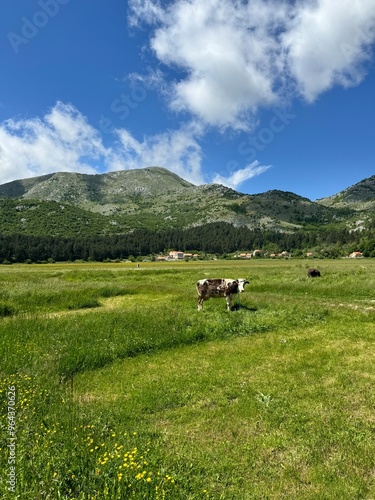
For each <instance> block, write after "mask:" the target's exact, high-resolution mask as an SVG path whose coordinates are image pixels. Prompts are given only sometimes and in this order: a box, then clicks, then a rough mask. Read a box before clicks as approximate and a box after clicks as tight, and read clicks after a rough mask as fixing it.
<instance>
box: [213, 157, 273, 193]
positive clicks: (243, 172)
mask: <svg viewBox="0 0 375 500" xmlns="http://www.w3.org/2000/svg"><path fill="white" fill-rule="evenodd" d="M270 167H271V165H260V163H259V162H258V161H257V160H256V161H253V162H252V163H250V164H249V165H247V166H246V167H245V168H242V169H239V170H236V171H235V172H233V173H232V174H231V175H229V176H227V177H225V176H222V175H219V174H216V176H215V178H214V179H213V182H214V183H216V184H223V185H224V186H227V187H230V188H232V189H237V188H238V187H239V186H240V185H241V184H243V183H244V182H245V181H248V180H249V179H252V178H253V177H256V176H257V175H260V174H263V173H264V172H265V171H266V170H268V169H269V168H270Z"/></svg>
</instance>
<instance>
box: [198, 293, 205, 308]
mask: <svg viewBox="0 0 375 500" xmlns="http://www.w3.org/2000/svg"><path fill="white" fill-rule="evenodd" d="M203 300H204V299H203V297H202V296H201V295H200V296H199V297H198V311H201V310H202V309H203Z"/></svg>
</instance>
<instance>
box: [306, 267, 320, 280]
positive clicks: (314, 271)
mask: <svg viewBox="0 0 375 500" xmlns="http://www.w3.org/2000/svg"><path fill="white" fill-rule="evenodd" d="M318 276H319V277H320V276H321V274H320V271H318V269H308V271H307V277H308V278H317V277H318Z"/></svg>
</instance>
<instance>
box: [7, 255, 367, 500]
mask: <svg viewBox="0 0 375 500" xmlns="http://www.w3.org/2000/svg"><path fill="white" fill-rule="evenodd" d="M311 266H314V267H318V268H319V269H320V271H321V273H322V277H321V278H315V279H312V278H310V279H309V278H307V275H306V271H307V268H308V267H311ZM205 277H225V278H240V277H247V278H250V285H248V286H247V288H246V291H245V292H244V293H243V294H241V297H240V304H239V308H238V310H234V311H231V312H227V311H226V304H225V300H224V299H217V300H214V299H211V300H209V301H208V302H205V303H204V306H203V311H202V312H198V311H197V296H196V291H195V282H196V281H197V280H198V279H201V278H205ZM374 319H375V259H372V260H371V259H361V260H352V259H340V260H317V261H313V262H312V261H307V260H293V259H291V260H274V261H271V260H262V259H259V260H252V261H246V262H245V261H224V260H223V261H207V262H203V261H202V262H176V263H167V262H162V263H151V262H150V263H141V265H140V268H139V269H138V268H136V265H135V264H131V263H113V264H94V263H93V264H80V263H74V264H46V265H11V266H0V356H1V357H0V359H1V365H0V413H1V420H0V425H1V428H0V491H1V494H2V497H1V498H4V499H8V498H9V499H14V498H17V499H32V500H34V499H77V500H78V499H79V500H83V499H87V500H88V499H102V498H108V499H114V500H116V499H128V498H129V499H130V498H135V499H160V500H161V499H166V500H169V499H171V500H202V499H212V500H214V499H225V500H245V499H249V500H250V499H279V498H280V499H281V498H283V499H296V498H297V499H303V500H306V499H340V500H342V499H344V500H346V499H347V500H353V499H375V363H374V360H375V327H374Z"/></svg>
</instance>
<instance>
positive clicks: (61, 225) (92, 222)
mask: <svg viewBox="0 0 375 500" xmlns="http://www.w3.org/2000/svg"><path fill="white" fill-rule="evenodd" d="M374 217H375V176H372V177H370V178H368V179H364V180H363V181H361V182H359V183H358V184H355V185H354V186H351V187H348V188H347V189H345V190H344V191H342V192H340V193H337V194H335V195H332V196H329V197H327V198H323V199H320V200H317V201H315V202H314V201H311V200H309V199H307V198H304V197H302V196H299V195H297V194H294V193H291V192H286V191H279V190H271V191H267V192H265V193H260V194H253V195H250V194H243V193H240V192H237V191H235V190H233V189H230V188H227V187H224V186H222V185H220V184H208V185H201V186H196V185H194V184H191V183H189V182H187V181H185V180H184V179H182V178H181V177H179V176H178V175H176V174H174V173H172V172H170V171H169V170H167V169H165V168H161V167H148V168H143V169H138V170H120V171H117V172H110V173H106V174H96V175H88V174H78V173H67V172H58V173H52V174H48V175H43V176H39V177H33V178H29V179H21V180H16V181H12V182H8V183H6V184H2V185H0V233H2V234H18V233H21V234H35V235H44V234H49V235H60V236H75V235H78V234H81V235H92V236H94V235H99V234H121V233H128V232H130V231H133V230H135V229H140V228H148V229H152V230H165V229H168V228H176V227H177V228H188V227H193V226H201V225H204V224H207V223H210V222H228V223H231V224H233V225H234V226H237V227H238V226H246V227H248V228H250V229H256V228H259V229H269V230H275V231H284V232H295V231H297V230H301V229H302V230H303V229H306V230H309V229H329V228H347V229H351V230H358V229H363V228H366V226H367V224H368V223H369V222H371V221H372V219H373V218H374Z"/></svg>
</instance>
